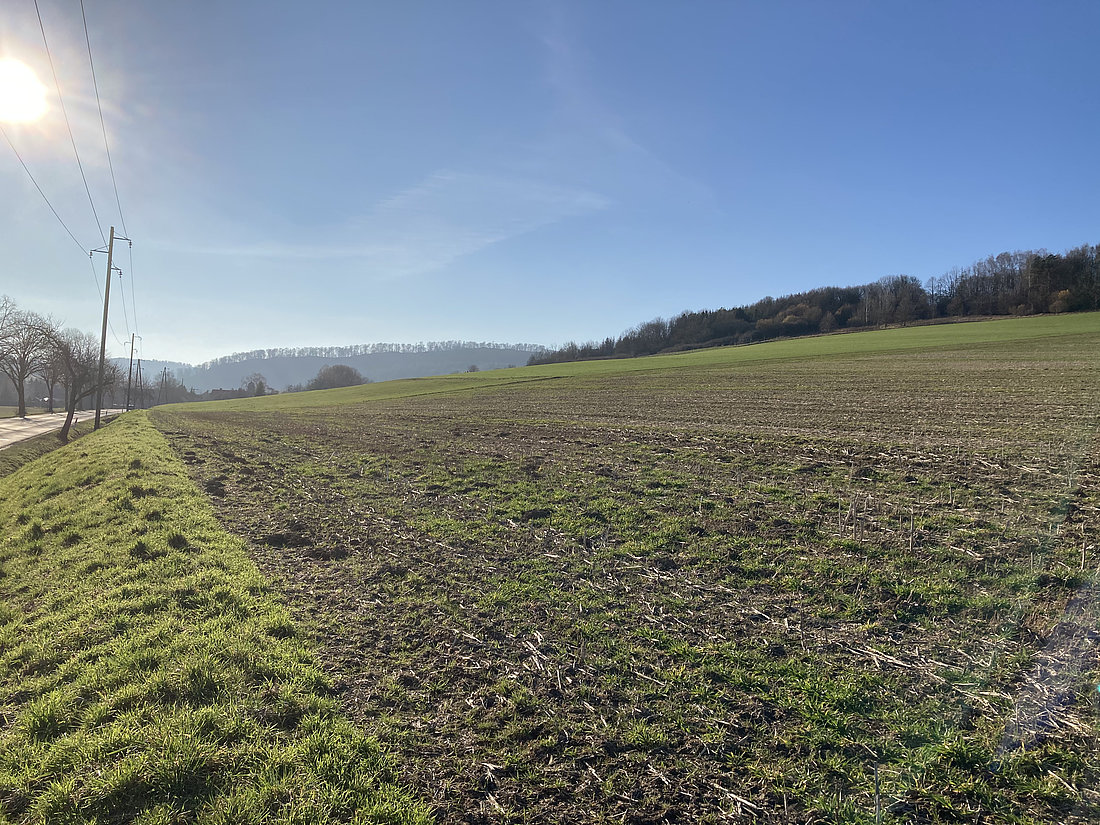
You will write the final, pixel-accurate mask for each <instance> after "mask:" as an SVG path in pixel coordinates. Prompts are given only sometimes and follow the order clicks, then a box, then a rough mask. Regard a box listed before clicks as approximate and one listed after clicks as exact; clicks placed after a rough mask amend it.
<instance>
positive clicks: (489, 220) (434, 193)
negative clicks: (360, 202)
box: [203, 171, 610, 280]
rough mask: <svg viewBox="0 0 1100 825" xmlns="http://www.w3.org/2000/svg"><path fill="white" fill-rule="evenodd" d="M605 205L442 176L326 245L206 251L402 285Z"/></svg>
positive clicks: (573, 192) (525, 184)
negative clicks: (341, 268)
mask: <svg viewBox="0 0 1100 825" xmlns="http://www.w3.org/2000/svg"><path fill="white" fill-rule="evenodd" d="M609 205H610V201H609V200H608V199H607V198H605V197H603V196H602V195H599V194H596V193H594V192H590V191H585V190H582V189H576V188H571V187H566V186H560V185H557V184H553V183H549V182H546V181H539V180H531V179H524V178H515V177H509V176H505V175H498V174H485V173H475V172H459V171H440V172H436V173H434V174H432V175H429V176H428V177H427V178H426V179H425V180H423V181H421V182H420V183H418V184H416V185H414V186H411V187H409V188H407V189H405V190H403V191H401V192H398V193H397V194H395V195H393V196H392V197H389V198H387V199H385V200H383V201H382V202H380V203H378V204H377V205H376V206H374V207H373V208H372V209H371V210H370V211H369V212H367V213H366V214H364V215H362V216H358V217H355V218H353V219H350V220H349V221H347V222H346V223H345V224H344V225H342V226H340V227H336V228H331V229H329V230H323V231H321V232H320V234H321V235H322V236H323V237H325V239H326V240H325V242H321V243H310V244H291V243H281V242H261V243H256V244H250V245H240V246H232V247H215V248H207V249H205V250H203V251H204V253H205V254H208V255H218V256H232V257H256V258H282V259H295V260H314V261H332V260H345V261H349V262H354V263H355V264H356V265H357V267H359V268H361V271H362V272H364V273H365V274H366V275H368V276H370V277H373V278H376V279H380V280H384V279H392V278H402V277H408V276H412V275H417V274H421V273H424V272H430V271H433V270H437V269H442V268H443V267H446V266H447V265H448V264H450V263H452V262H454V261H456V260H458V259H459V258H462V257H464V256H467V255H472V254H474V253H476V252H478V251H480V250H482V249H485V248H487V247H489V246H492V245H493V244H497V243H502V242H504V241H507V240H509V239H510V238H515V237H517V236H520V235H524V234H526V233H528V232H532V231H534V230H536V229H538V228H540V227H543V226H548V225H550V224H554V223H557V222H558V221H562V220H566V219H568V218H571V217H576V216H579V215H584V214H588V213H592V212H597V211H600V210H603V209H606V208H607V207H608V206H609ZM313 234H314V235H317V234H318V232H314V233H313Z"/></svg>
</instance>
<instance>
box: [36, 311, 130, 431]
mask: <svg viewBox="0 0 1100 825" xmlns="http://www.w3.org/2000/svg"><path fill="white" fill-rule="evenodd" d="M50 338H51V339H52V344H53V347H54V350H55V352H56V355H57V358H58V361H59V362H60V364H61V366H62V373H61V382H62V384H63V385H64V386H65V423H64V424H63V425H62V427H61V431H60V432H59V433H58V438H60V439H61V440H62V441H68V440H69V429H70V428H71V427H72V423H73V416H74V415H75V414H76V408H77V405H78V404H79V403H80V402H81V401H83V400H84V399H85V398H88V397H89V396H91V395H94V394H95V392H96V389H97V388H98V386H99V340H98V339H97V338H96V337H95V336H93V335H89V334H88V333H86V332H80V331H79V330H75V329H66V330H61V331H55V332H54V333H53V334H52V335H51V336H50ZM121 380H122V370H121V369H120V368H119V367H118V365H117V364H114V363H110V362H108V364H107V366H106V369H105V371H104V373H103V387H104V389H106V388H107V387H110V386H113V385H114V384H117V383H118V382H119V381H121Z"/></svg>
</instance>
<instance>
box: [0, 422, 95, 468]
mask: <svg viewBox="0 0 1100 825" xmlns="http://www.w3.org/2000/svg"><path fill="white" fill-rule="evenodd" d="M93 426H94V424H93V422H91V421H82V422H80V423H78V424H74V425H73V426H72V429H71V430H69V437H70V439H71V440H73V441H75V440H76V439H77V438H79V437H80V436H82V435H87V434H88V433H90V432H91V431H92V427H93ZM63 446H65V445H64V444H62V443H61V441H60V440H58V438H57V433H56V432H51V433H42V435H36V436H34V437H33V438H28V439H25V440H23V441H17V442H16V443H14V444H12V445H11V446H9V447H4V448H3V449H0V476H6V475H11V474H12V473H14V472H15V471H16V470H18V469H19V468H20V467H22V466H23V465H24V464H29V463H30V462H32V461H34V460H35V459H36V458H41V457H42V456H44V455H46V453H52V452H53V451H54V450H57V449H60V448H61V447H63Z"/></svg>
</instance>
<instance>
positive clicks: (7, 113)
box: [0, 57, 47, 123]
mask: <svg viewBox="0 0 1100 825" xmlns="http://www.w3.org/2000/svg"><path fill="white" fill-rule="evenodd" d="M46 108H47V106H46V87H45V86H43V85H42V83H41V81H39V79H38V76H37V75H36V74H35V73H34V70H33V69H32V68H31V67H30V66H28V65H27V64H26V63H22V62H20V61H18V60H15V59H14V58H10V57H8V58H4V59H3V60H0V120H4V121H7V122H8V123H30V122H31V121H33V120H38V118H40V117H42V115H44V114H45V113H46Z"/></svg>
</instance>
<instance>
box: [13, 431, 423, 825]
mask: <svg viewBox="0 0 1100 825" xmlns="http://www.w3.org/2000/svg"><path fill="white" fill-rule="evenodd" d="M0 526H2V529H3V531H4V535H5V536H6V538H5V540H4V542H3V544H2V545H0V717H2V719H3V725H2V732H0V822H21V823H33V822H74V823H75V822H87V823H92V822H98V823H116V822H141V823H184V822H204V823H205V822H210V823H219V822H221V823H247V822H256V823H259V822H264V823H268V822H287V823H289V822H425V821H427V815H426V812H425V810H424V808H423V806H421V805H419V804H418V803H417V801H416V800H414V799H413V798H411V797H410V796H409V795H408V794H407V793H405V792H404V791H403V790H402V789H401V788H400V787H399V785H398V784H397V778H396V776H395V773H394V769H393V765H392V764H391V762H390V761H389V760H388V759H387V757H386V756H385V755H384V754H383V753H382V752H381V751H380V749H379V747H378V745H377V743H376V742H375V741H374V740H373V739H370V738H367V737H366V736H364V735H363V734H362V733H361V732H360V731H359V730H358V729H357V728H355V727H354V726H353V725H351V724H350V723H349V722H348V721H347V720H346V719H344V718H343V717H342V716H341V715H340V714H339V713H337V712H336V710H335V701H334V697H333V692H332V688H331V686H330V684H329V683H328V682H327V680H326V678H325V677H324V676H323V674H322V673H321V671H320V670H319V669H318V666H317V662H316V661H315V657H314V655H313V653H312V650H311V647H310V646H309V645H308V644H307V643H306V642H305V641H303V639H302V638H300V637H299V633H298V631H297V629H296V627H295V625H294V624H293V623H292V622H291V620H290V618H289V617H288V615H287V613H286V611H285V610H284V608H283V607H282V606H280V605H279V603H278V602H277V600H276V599H275V598H274V597H273V596H272V594H271V593H270V592H269V591H268V588H267V586H266V584H265V582H264V579H263V578H262V577H261V576H260V574H259V573H258V571H257V570H256V568H255V566H254V565H253V564H252V563H251V562H249V561H248V559H247V558H246V556H245V555H244V552H243V547H242V544H241V542H240V541H239V540H237V539H235V538H233V537H231V536H229V535H228V534H226V533H225V532H224V531H223V530H222V529H221V528H220V527H219V526H218V523H217V521H216V520H215V518H214V516H213V513H212V512H211V510H210V507H209V504H208V502H207V501H206V500H205V499H204V498H203V497H202V496H201V495H200V494H199V493H198V491H197V490H196V489H195V488H194V486H193V485H192V483H191V482H190V480H189V479H188V477H187V475H186V473H185V471H184V469H183V466H182V464H181V463H180V462H179V461H178V459H176V458H175V457H174V456H173V454H172V452H171V450H170V449H169V448H168V447H167V445H166V444H165V442H164V440H163V439H162V437H161V436H160V435H159V434H157V433H156V432H155V431H154V430H153V429H152V428H151V427H150V426H149V424H148V422H147V419H146V418H145V417H144V415H143V414H135V415H131V416H128V417H126V418H124V419H122V420H120V421H118V422H116V423H114V424H113V425H112V426H111V427H108V428H106V429H104V430H101V431H100V432H98V433H94V434H92V435H89V436H87V437H85V438H82V439H80V440H79V441H77V442H76V443H74V444H72V445H70V446H68V447H66V448H64V449H63V450H60V451H57V452H56V453H54V454H53V455H51V456H48V457H46V458H44V459H42V460H40V461H35V462H33V463H31V464H28V465H27V466H25V467H23V468H22V469H20V470H18V471H17V472H15V473H13V474H11V475H9V476H8V477H7V478H4V479H0Z"/></svg>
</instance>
